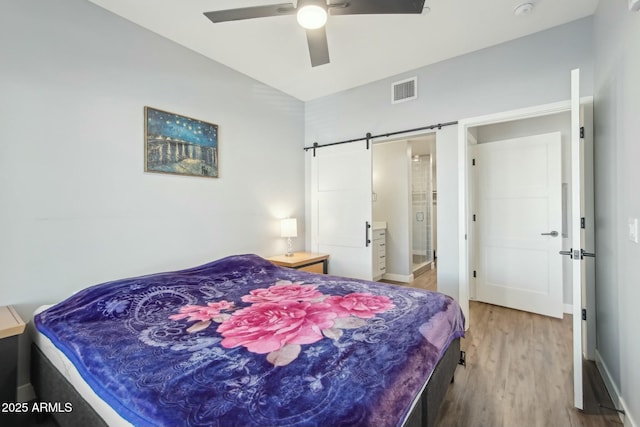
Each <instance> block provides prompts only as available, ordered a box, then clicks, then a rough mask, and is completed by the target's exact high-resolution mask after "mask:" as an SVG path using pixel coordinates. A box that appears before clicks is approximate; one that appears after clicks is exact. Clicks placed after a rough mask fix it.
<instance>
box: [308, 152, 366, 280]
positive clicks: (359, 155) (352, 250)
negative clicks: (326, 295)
mask: <svg viewBox="0 0 640 427" xmlns="http://www.w3.org/2000/svg"><path fill="white" fill-rule="evenodd" d="M315 151H316V152H315V157H312V159H311V211H312V212H311V228H312V230H311V245H312V248H313V250H314V251H316V252H319V253H327V254H330V255H331V258H330V260H329V274H332V275H336V276H344V277H353V278H357V279H365V280H371V279H372V278H373V268H372V264H373V257H372V249H371V228H370V225H371V222H372V207H371V191H372V190H371V188H372V184H371V180H372V178H371V151H372V150H371V149H370V147H369V148H367V142H366V141H362V142H353V143H349V144H341V145H335V146H329V147H323V148H319V149H317V150H315ZM309 153H311V151H309ZM311 155H313V154H311Z"/></svg>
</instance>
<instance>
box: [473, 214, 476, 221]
mask: <svg viewBox="0 0 640 427" xmlns="http://www.w3.org/2000/svg"><path fill="white" fill-rule="evenodd" d="M473 222H476V214H473Z"/></svg>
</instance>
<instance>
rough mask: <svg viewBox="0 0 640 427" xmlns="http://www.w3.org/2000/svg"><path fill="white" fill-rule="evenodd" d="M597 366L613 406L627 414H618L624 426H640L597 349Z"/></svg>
mask: <svg viewBox="0 0 640 427" xmlns="http://www.w3.org/2000/svg"><path fill="white" fill-rule="evenodd" d="M596 367H597V368H598V372H600V376H601V377H602V380H603V381H604V385H605V387H606V388H607V391H608V392H609V396H611V401H612V402H613V406H615V407H616V408H617V409H622V410H623V411H624V412H625V414H618V416H619V417H620V421H622V423H623V424H624V427H640V426H639V425H638V424H637V423H635V422H634V421H633V419H632V417H631V414H630V413H629V410H628V407H627V405H626V404H625V402H624V399H623V398H622V396H621V395H620V390H618V387H616V383H615V382H614V381H613V377H612V376H611V372H609V369H608V368H607V365H605V363H604V360H602V357H601V356H600V352H599V351H598V349H596Z"/></svg>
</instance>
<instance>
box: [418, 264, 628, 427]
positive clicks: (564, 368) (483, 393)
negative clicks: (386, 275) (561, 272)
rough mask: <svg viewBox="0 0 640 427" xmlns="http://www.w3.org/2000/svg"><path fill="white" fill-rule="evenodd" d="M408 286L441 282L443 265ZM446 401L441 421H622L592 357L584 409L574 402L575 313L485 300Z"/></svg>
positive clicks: (598, 424) (510, 424)
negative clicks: (549, 313)
mask: <svg viewBox="0 0 640 427" xmlns="http://www.w3.org/2000/svg"><path fill="white" fill-rule="evenodd" d="M409 286H412V287H417V288H421V289H428V290H436V288H437V284H436V270H430V271H427V272H426V273H424V274H422V275H420V276H418V277H417V278H416V279H415V280H414V281H413V282H412V283H410V284H409ZM469 310H470V317H471V325H472V328H471V329H470V330H469V331H467V334H466V337H465V338H464V339H463V340H462V342H461V345H462V350H464V351H465V352H466V360H467V366H466V367H463V366H458V368H457V370H456V375H455V381H454V383H453V384H451V386H450V387H449V390H448V391H447V396H446V398H445V401H444V403H443V404H442V408H441V409H440V413H439V417H438V422H437V425H438V426H439V427H514V426H523V427H529V426H540V427H543V426H544V427H556V426H557V427H564V426H571V427H577V426H584V427H605V426H621V425H622V422H621V421H620V418H618V416H617V414H615V413H614V412H612V411H610V410H607V409H604V408H601V407H600V406H599V404H602V405H604V406H608V407H613V404H612V403H611V400H610V399H609V396H608V394H607V392H606V389H605V388H604V384H603V383H602V379H601V378H600V375H599V373H598V371H597V369H595V367H594V365H593V363H592V362H587V363H586V365H585V410H584V411H579V410H577V409H575V408H574V407H573V369H572V335H571V328H572V326H571V316H570V315H565V317H564V319H554V318H550V317H545V316H540V315H536V314H532V313H526V312H522V311H517V310H512V309H508V308H504V307H499V306H494V305H490V304H485V303H481V302H476V301H471V302H470V305H469Z"/></svg>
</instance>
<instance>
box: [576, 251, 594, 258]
mask: <svg viewBox="0 0 640 427" xmlns="http://www.w3.org/2000/svg"><path fill="white" fill-rule="evenodd" d="M586 256H588V257H589V258H595V257H596V254H595V253H593V252H585V251H584V249H580V258H584V257H586Z"/></svg>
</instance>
